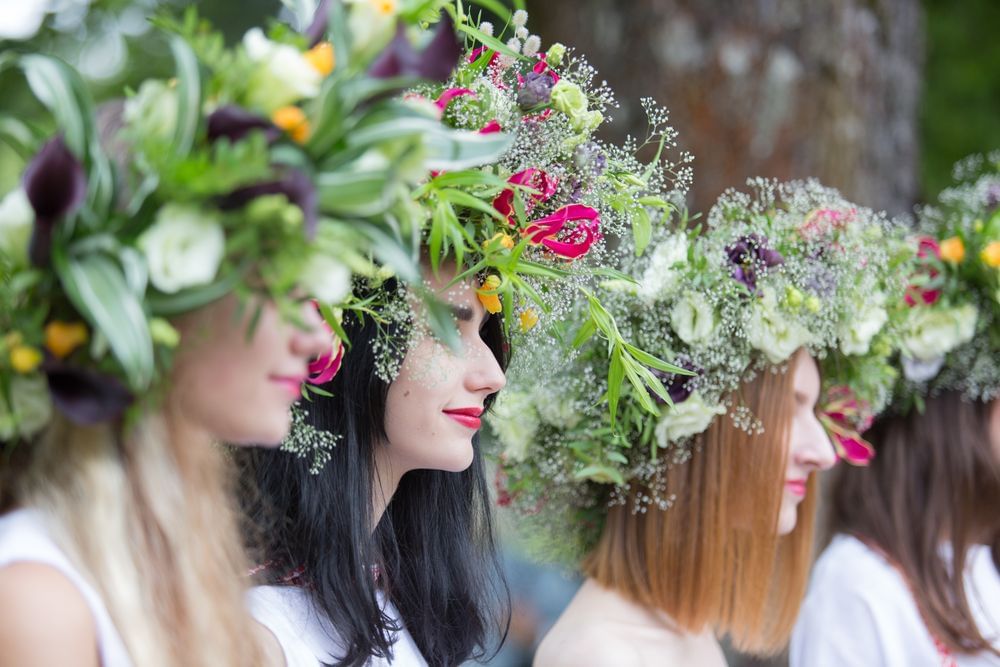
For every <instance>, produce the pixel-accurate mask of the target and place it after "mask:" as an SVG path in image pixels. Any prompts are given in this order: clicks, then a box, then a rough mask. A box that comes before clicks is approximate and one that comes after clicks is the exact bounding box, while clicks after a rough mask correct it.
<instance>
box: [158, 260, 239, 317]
mask: <svg viewBox="0 0 1000 667" xmlns="http://www.w3.org/2000/svg"><path fill="white" fill-rule="evenodd" d="M248 269H249V262H247V263H245V264H243V265H241V266H240V267H239V268H237V269H235V270H233V271H231V272H229V273H228V274H227V275H226V276H224V277H223V278H222V280H218V281H216V282H214V283H212V284H210V285H205V286H203V287H194V288H191V289H186V290H182V291H180V292H177V293H175V294H159V293H155V292H150V293H149V294H147V295H146V303H147V304H148V305H149V310H150V312H151V313H152V314H153V315H158V316H160V317H171V316H173V315H180V314H181V313H186V312H189V311H192V310H194V309H196V308H200V307H202V306H205V305H208V304H210V303H212V302H213V301H216V300H217V299H221V298H222V297H224V296H225V295H227V294H229V293H230V292H232V291H233V289H234V288H235V287H236V286H237V285H239V284H241V283H242V282H243V278H244V277H245V276H246V272H247V270H248Z"/></svg>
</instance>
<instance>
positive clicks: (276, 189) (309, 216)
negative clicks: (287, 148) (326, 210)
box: [218, 169, 319, 239]
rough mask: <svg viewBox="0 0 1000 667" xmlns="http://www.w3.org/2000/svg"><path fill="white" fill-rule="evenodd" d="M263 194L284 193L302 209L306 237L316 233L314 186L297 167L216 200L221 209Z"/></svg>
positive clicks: (244, 203) (240, 203) (229, 208)
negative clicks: (273, 179)
mask: <svg viewBox="0 0 1000 667" xmlns="http://www.w3.org/2000/svg"><path fill="white" fill-rule="evenodd" d="M264 195H285V197H287V198H288V201H289V202H291V203H292V204H295V205H296V206H298V207H299V208H301V209H302V214H303V216H304V217H305V228H306V238H309V239H312V238H313V236H315V234H316V224H317V221H318V219H319V212H318V200H317V197H316V186H315V185H313V182H312V181H311V180H310V179H309V176H308V175H306V173H305V172H303V171H300V170H298V169H288V170H286V171H285V173H284V175H283V176H282V177H281V178H280V179H278V180H275V181H266V182H264V183H255V184H254V185H248V186H246V187H243V188H239V189H237V190H233V191H232V192H230V193H229V194H228V195H226V196H224V197H222V198H220V199H219V201H218V206H219V208H220V209H222V210H223V211H232V210H235V209H238V208H243V207H244V206H246V205H247V204H248V203H250V202H251V201H252V200H254V199H256V198H257V197H262V196H264Z"/></svg>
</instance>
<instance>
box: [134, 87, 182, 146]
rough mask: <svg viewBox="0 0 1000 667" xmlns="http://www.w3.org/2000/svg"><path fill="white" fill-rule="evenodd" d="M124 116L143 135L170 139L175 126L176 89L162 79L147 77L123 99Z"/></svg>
mask: <svg viewBox="0 0 1000 667" xmlns="http://www.w3.org/2000/svg"><path fill="white" fill-rule="evenodd" d="M124 117H125V122H126V123H128V124H129V126H131V127H133V128H135V129H136V130H138V132H139V133H140V134H141V135H143V136H152V137H156V138H158V139H170V138H171V137H173V135H174V130H175V128H176V127H177V91H176V90H175V89H174V88H173V87H172V86H169V85H168V84H167V83H165V82H163V81H159V80H156V79H147V80H146V81H143V82H142V85H141V86H139V91H138V92H137V93H136V94H135V95H133V96H132V97H130V98H129V99H127V100H125V110H124Z"/></svg>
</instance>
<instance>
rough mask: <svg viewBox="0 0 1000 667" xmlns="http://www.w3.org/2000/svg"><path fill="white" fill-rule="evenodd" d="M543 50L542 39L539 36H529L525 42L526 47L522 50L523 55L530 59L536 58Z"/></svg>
mask: <svg viewBox="0 0 1000 667" xmlns="http://www.w3.org/2000/svg"><path fill="white" fill-rule="evenodd" d="M541 48H542V38H541V37H539V36H538V35H529V36H528V38H527V39H526V40H524V47H523V48H522V49H521V53H523V54H524V55H525V56H527V57H529V58H534V57H535V56H537V55H538V51H539V50H540V49H541Z"/></svg>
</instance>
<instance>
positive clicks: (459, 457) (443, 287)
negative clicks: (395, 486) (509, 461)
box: [375, 266, 507, 478]
mask: <svg viewBox="0 0 1000 667" xmlns="http://www.w3.org/2000/svg"><path fill="white" fill-rule="evenodd" d="M426 273H428V274H429V273H430V272H426ZM454 276H455V268H454V266H452V267H447V266H443V267H441V268H440V270H439V274H438V276H433V275H426V276H425V279H426V281H427V283H428V285H429V287H430V288H431V289H433V290H434V292H435V293H436V294H437V295H438V298H440V299H441V300H442V301H444V302H445V303H447V304H449V305H450V306H451V309H452V313H453V314H454V315H455V319H456V321H457V325H458V333H459V337H460V339H461V349H459V350H451V349H449V348H448V347H447V346H445V345H443V344H442V343H440V342H438V341H437V340H435V339H434V338H433V337H431V336H429V335H428V336H423V337H421V338H420V339H418V340H417V341H416V342H415V343H414V344H413V345H412V346H411V347H410V349H409V350H408V351H407V353H406V356H405V357H404V358H403V362H402V364H401V366H400V369H399V374H398V375H397V377H396V379H395V380H394V381H393V382H392V384H390V385H389V391H388V395H387V397H386V406H385V434H386V439H387V442H384V443H380V444H381V446H379V447H377V448H376V450H375V451H376V465H377V466H378V467H379V468H380V469H388V470H390V471H391V474H392V475H394V476H396V477H397V478H398V477H401V476H402V475H403V474H404V473H406V472H407V471H410V470H417V469H430V470H444V471H449V472H458V471H461V470H465V469H466V468H468V467H469V465H470V464H471V463H472V459H473V448H472V437H473V436H474V435H475V434H476V432H477V431H478V430H479V428H480V426H481V420H480V417H481V415H482V413H483V410H484V404H485V401H486V399H487V397H488V396H490V394H495V393H496V392H498V391H500V390H501V389H502V388H503V386H504V385H505V384H506V382H507V380H506V377H505V376H504V372H503V370H502V369H501V367H500V364H499V363H498V362H497V359H496V357H495V356H494V354H493V352H492V350H491V349H490V347H489V346H488V345H487V344H486V342H485V341H484V339H483V330H484V325H485V324H486V322H487V319H488V317H489V314H488V313H487V312H486V311H485V309H484V308H483V305H482V304H481V303H480V301H479V299H478V297H477V296H476V291H475V287H476V286H475V285H474V284H472V283H470V282H460V283H457V284H455V285H452V286H450V287H449V286H448V283H449V282H450V281H451V279H453V278H454ZM416 310H417V311H418V316H419V310H420V308H419V306H417V307H416Z"/></svg>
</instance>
